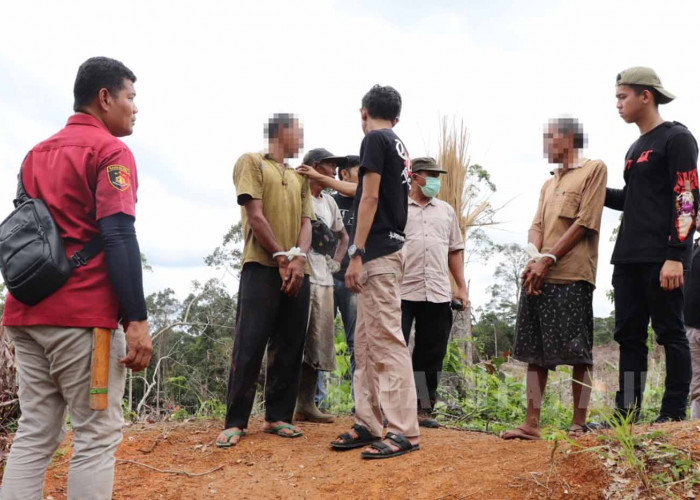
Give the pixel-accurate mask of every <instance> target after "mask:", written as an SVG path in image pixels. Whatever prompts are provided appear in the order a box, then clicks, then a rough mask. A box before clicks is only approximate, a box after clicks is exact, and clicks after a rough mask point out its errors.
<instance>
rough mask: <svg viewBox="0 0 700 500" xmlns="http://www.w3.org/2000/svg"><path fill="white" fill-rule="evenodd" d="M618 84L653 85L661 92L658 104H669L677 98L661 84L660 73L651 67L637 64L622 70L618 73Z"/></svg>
mask: <svg viewBox="0 0 700 500" xmlns="http://www.w3.org/2000/svg"><path fill="white" fill-rule="evenodd" d="M617 84H618V85H644V86H646V87H652V88H654V89H656V90H657V91H658V92H659V94H661V96H660V98H659V102H658V103H657V104H667V103H669V102H671V101H672V100H674V99H675V98H676V96H675V95H673V94H672V93H670V92H669V91H668V90H666V89H665V88H664V87H663V85H661V79H660V78H659V75H657V74H656V71H654V70H653V69H651V68H645V67H644V66H635V67H634V68H628V69H626V70H625V71H623V72H621V73H620V74H618V75H617Z"/></svg>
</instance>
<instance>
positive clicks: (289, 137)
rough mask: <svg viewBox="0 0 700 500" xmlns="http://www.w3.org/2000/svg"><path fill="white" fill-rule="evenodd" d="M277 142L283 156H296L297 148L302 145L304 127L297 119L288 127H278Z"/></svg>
mask: <svg viewBox="0 0 700 500" xmlns="http://www.w3.org/2000/svg"><path fill="white" fill-rule="evenodd" d="M279 143H280V145H281V146H282V149H283V150H284V157H285V158H296V156H297V155H298V154H299V150H300V149H301V148H303V147H304V129H303V128H302V127H301V124H300V123H299V121H297V120H295V121H294V122H292V124H291V125H290V126H289V127H282V128H280V133H279Z"/></svg>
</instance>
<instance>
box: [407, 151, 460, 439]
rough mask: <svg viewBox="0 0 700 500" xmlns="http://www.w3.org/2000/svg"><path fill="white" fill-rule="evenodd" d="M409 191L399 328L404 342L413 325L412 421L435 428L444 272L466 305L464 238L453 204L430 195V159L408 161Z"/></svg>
mask: <svg viewBox="0 0 700 500" xmlns="http://www.w3.org/2000/svg"><path fill="white" fill-rule="evenodd" d="M411 170H412V175H411V192H410V195H409V199H408V221H407V222H406V229H405V231H406V246H405V252H406V267H405V271H404V279H403V282H402V283H401V328H402V330H403V335H404V338H405V339H406V344H408V340H409V337H410V335H411V328H412V326H413V323H414V320H415V325H416V331H415V347H414V349H413V372H414V376H415V381H416V390H417V392H418V417H419V418H418V423H419V425H420V426H421V427H438V423H437V422H436V421H435V420H434V419H433V418H432V411H433V407H434V405H435V400H436V393H437V387H438V377H439V373H440V370H441V369H442V360H443V358H444V357H445V353H446V352H447V342H448V340H449V338H450V331H451V329H452V310H451V309H450V301H451V298H452V296H451V286H450V276H449V275H450V273H452V277H453V278H454V280H455V283H456V285H457V291H456V292H455V294H454V299H455V300H456V301H459V302H460V303H461V310H464V309H466V307H467V300H468V299H467V286H466V283H465V281H464V254H463V251H464V242H463V241H462V232H461V230H460V228H459V219H458V217H457V215H456V214H455V211H454V210H453V208H452V207H451V206H450V205H449V204H447V203H445V202H444V201H442V200H438V199H437V198H436V196H437V194H438V193H439V192H440V174H445V173H447V172H446V171H445V170H443V169H441V168H440V167H439V166H438V164H437V163H436V162H435V160H434V159H433V158H416V159H414V160H413V162H412V164H411Z"/></svg>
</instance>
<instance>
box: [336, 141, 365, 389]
mask: <svg viewBox="0 0 700 500" xmlns="http://www.w3.org/2000/svg"><path fill="white" fill-rule="evenodd" d="M347 158H348V163H347V165H346V166H344V167H341V168H340V170H339V171H338V177H339V178H340V180H341V181H345V182H352V183H354V184H357V182H358V180H359V173H360V157H359V156H357V155H348V157H347ZM333 198H334V199H335V202H336V204H337V205H338V209H340V214H341V215H342V216H343V224H344V225H345V230H346V231H347V233H348V234H353V231H354V227H355V212H354V210H353V204H354V202H355V197H354V196H345V195H343V194H341V193H339V192H338V193H335V194H334V195H333ZM349 263H350V256H349V255H347V254H345V257H343V260H342V262H341V263H340V271H338V272H337V273H335V274H334V275H333V298H334V302H335V310H336V311H340V316H341V318H342V319H343V328H344V329H345V341H346V342H347V345H348V352H349V353H350V376H351V377H354V376H355V322H356V319H357V295H356V294H354V293H350V291H348V289H347V288H346V287H345V271H346V270H347V268H348V264H349ZM353 397H354V391H353Z"/></svg>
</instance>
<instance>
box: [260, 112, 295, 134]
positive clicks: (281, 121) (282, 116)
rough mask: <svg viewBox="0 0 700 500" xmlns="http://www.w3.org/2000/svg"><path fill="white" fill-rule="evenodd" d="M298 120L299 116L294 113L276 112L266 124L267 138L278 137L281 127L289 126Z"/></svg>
mask: <svg viewBox="0 0 700 500" xmlns="http://www.w3.org/2000/svg"><path fill="white" fill-rule="evenodd" d="M297 121H298V118H297V117H296V115H295V114H293V113H275V114H274V115H272V116H271V117H270V119H269V120H268V121H267V124H266V125H265V138H266V139H277V138H278V137H279V135H280V129H283V128H289V127H291V126H292V125H293V124H294V123H295V122H297Z"/></svg>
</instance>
